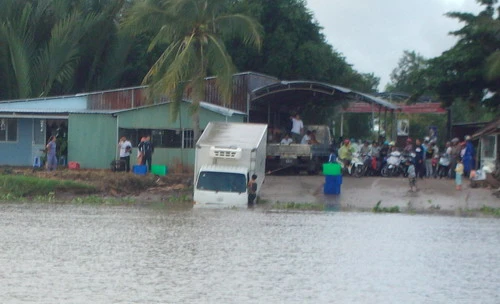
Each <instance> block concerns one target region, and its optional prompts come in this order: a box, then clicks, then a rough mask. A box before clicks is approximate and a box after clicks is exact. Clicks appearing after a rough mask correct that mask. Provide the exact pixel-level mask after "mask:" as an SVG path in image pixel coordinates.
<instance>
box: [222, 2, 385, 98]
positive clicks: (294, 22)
mask: <svg viewBox="0 0 500 304" xmlns="http://www.w3.org/2000/svg"><path fill="white" fill-rule="evenodd" d="M231 9H232V10H233V11H241V10H243V11H245V12H246V14H248V15H249V16H252V17H253V18H255V19H257V20H258V21H259V22H260V23H261V24H262V26H263V27H264V39H263V43H262V51H261V52H260V53H258V52H256V51H254V50H250V49H248V48H247V47H245V46H243V45H242V44H241V43H239V42H237V41H234V40H230V41H229V42H228V45H230V47H229V53H230V54H231V56H232V57H233V58H234V60H235V64H236V66H237V67H238V70H240V71H241V70H243V71H257V72H261V73H265V74H268V75H273V76H276V77H278V78H279V79H290V80H291V79H307V80H315V81H322V82H327V83H333V84H337V85H342V86H346V87H349V88H353V89H356V90H359V91H363V92H373V91H375V90H376V87H377V86H378V83H379V82H380V78H378V77H376V76H375V75H374V74H361V73H358V72H357V71H355V70H354V69H353V68H352V66H351V65H350V64H349V63H347V62H346V60H345V58H344V56H343V55H342V54H341V53H339V52H338V51H336V50H335V49H334V48H333V47H332V46H331V45H329V44H328V43H327V42H326V40H325V37H324V35H323V34H322V33H321V26H320V25H319V24H318V23H317V22H316V21H314V17H313V14H312V12H310V11H309V10H308V9H307V8H306V3H305V1H304V0H273V1H268V0H242V1H233V6H232V8H231Z"/></svg>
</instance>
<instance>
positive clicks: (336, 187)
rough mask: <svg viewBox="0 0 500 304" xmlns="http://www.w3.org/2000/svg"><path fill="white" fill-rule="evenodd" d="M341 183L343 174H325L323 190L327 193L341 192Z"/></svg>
mask: <svg viewBox="0 0 500 304" xmlns="http://www.w3.org/2000/svg"><path fill="white" fill-rule="evenodd" d="M341 185H342V175H325V185H324V187H323V192H324V193H325V194H340V188H341Z"/></svg>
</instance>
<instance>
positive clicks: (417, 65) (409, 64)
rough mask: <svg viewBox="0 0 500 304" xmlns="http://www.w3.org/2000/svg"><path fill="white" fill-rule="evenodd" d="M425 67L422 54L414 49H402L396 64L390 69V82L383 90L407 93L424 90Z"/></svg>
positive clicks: (425, 61)
mask: <svg viewBox="0 0 500 304" xmlns="http://www.w3.org/2000/svg"><path fill="white" fill-rule="evenodd" d="M426 68H427V60H426V59H425V58H424V57H423V56H422V55H420V54H418V53H416V52H415V51H407V50H406V51H404V52H403V56H402V57H401V58H400V59H399V62H398V66H397V67H396V68H395V69H394V70H392V73H391V75H390V80H391V82H390V83H389V84H388V85H387V86H386V88H385V90H386V91H387V92H402V93H408V94H415V93H420V92H424V91H425V89H426V87H427V79H426V78H425V74H424V71H425V69H426Z"/></svg>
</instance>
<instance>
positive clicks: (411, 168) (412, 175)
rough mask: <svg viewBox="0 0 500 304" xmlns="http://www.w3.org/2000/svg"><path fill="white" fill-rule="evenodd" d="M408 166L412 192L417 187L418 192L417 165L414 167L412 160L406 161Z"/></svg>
mask: <svg viewBox="0 0 500 304" xmlns="http://www.w3.org/2000/svg"><path fill="white" fill-rule="evenodd" d="M406 165H407V166H408V183H409V184H410V192H413V187H415V191H418V188H417V174H416V173H415V165H413V163H412V162H411V161H410V160H407V161H406Z"/></svg>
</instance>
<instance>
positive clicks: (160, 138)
mask: <svg viewBox="0 0 500 304" xmlns="http://www.w3.org/2000/svg"><path fill="white" fill-rule="evenodd" d="M151 138H152V141H153V145H154V146H155V147H158V148H180V147H181V142H182V133H181V131H180V130H153V132H152V136H151Z"/></svg>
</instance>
